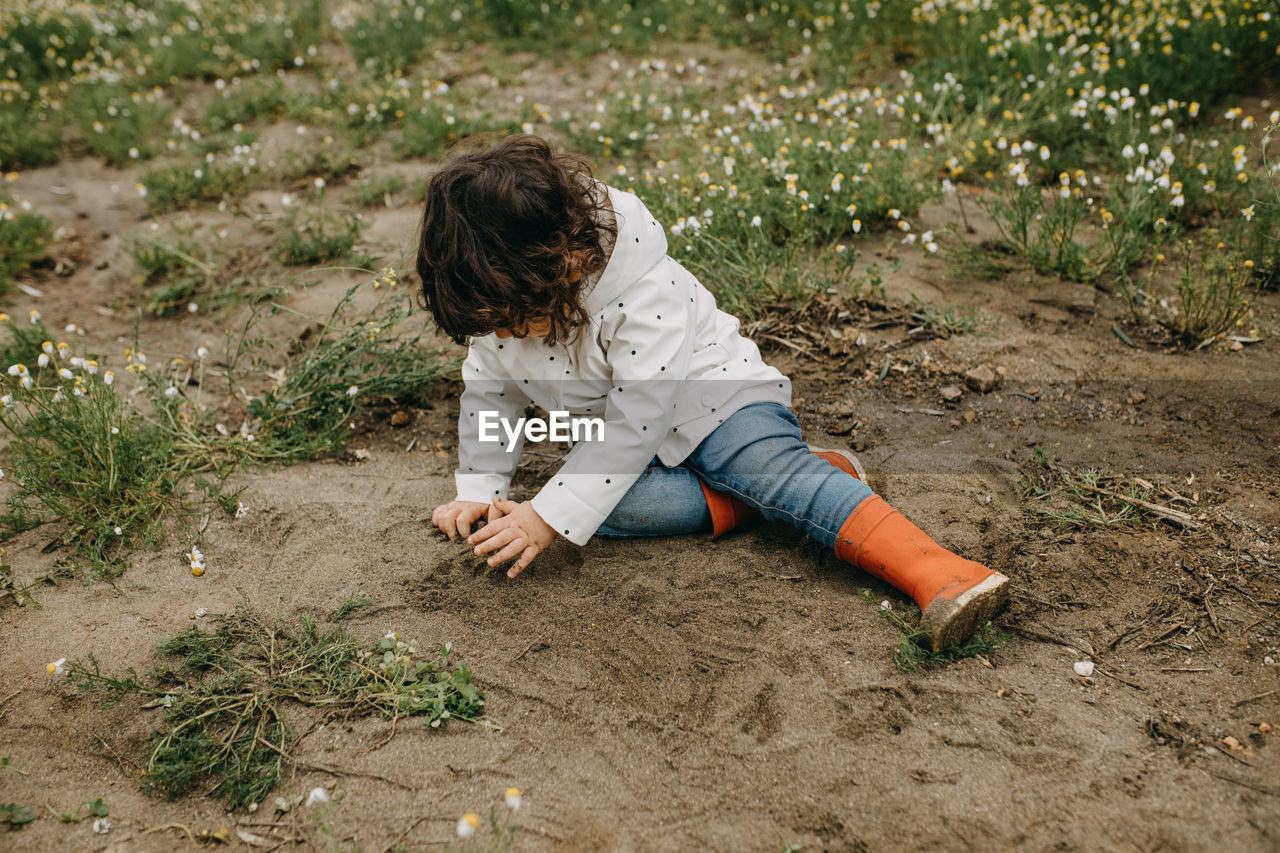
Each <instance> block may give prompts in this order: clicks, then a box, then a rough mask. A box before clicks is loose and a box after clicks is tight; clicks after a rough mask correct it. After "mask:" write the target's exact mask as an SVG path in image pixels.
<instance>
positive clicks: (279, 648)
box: [67, 605, 493, 808]
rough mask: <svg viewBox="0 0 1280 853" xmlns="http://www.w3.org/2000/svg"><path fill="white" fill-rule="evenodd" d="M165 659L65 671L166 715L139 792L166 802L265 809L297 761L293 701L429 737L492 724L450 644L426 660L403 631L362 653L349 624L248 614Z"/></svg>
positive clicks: (183, 639)
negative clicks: (189, 797) (410, 724)
mask: <svg viewBox="0 0 1280 853" xmlns="http://www.w3.org/2000/svg"><path fill="white" fill-rule="evenodd" d="M156 650H157V652H158V653H159V654H161V655H165V656H166V657H167V658H169V661H168V662H166V663H164V664H161V665H158V666H156V667H154V668H153V669H152V670H151V672H149V673H147V674H146V675H138V674H137V672H135V671H134V670H133V669H132V668H130V669H129V670H128V671H127V672H126V673H125V674H124V675H122V676H118V677H117V676H111V675H107V674H104V673H103V672H102V670H101V667H100V665H99V662H98V660H97V659H96V658H95V657H94V656H93V655H89V656H88V660H87V662H81V661H73V662H71V663H69V664H67V675H68V677H69V678H70V679H71V680H72V682H73V683H75V684H76V685H78V686H79V687H81V688H82V689H84V690H91V691H100V692H104V693H105V694H106V703H107V704H108V705H112V704H115V703H118V702H120V701H122V700H125V699H127V698H128V697H130V696H139V697H146V698H147V699H148V701H147V702H146V703H145V704H144V705H142V707H143V708H158V709H159V710H160V725H159V726H158V727H157V728H156V729H155V730H154V731H153V732H152V733H151V735H150V736H149V737H148V738H147V742H146V750H147V755H146V759H145V762H144V767H143V773H142V787H143V790H144V791H146V792H147V793H149V794H160V795H163V796H165V797H167V798H169V799H175V798H177V797H180V796H182V795H183V794H185V793H187V792H188V791H191V790H193V789H195V788H197V787H200V788H202V789H203V788H204V787H206V786H211V787H209V793H212V794H214V795H216V796H220V797H223V798H224V799H225V800H226V801H227V806H228V807H229V808H235V807H237V806H240V805H247V804H249V803H258V802H262V800H263V798H265V797H266V795H267V793H268V792H269V791H270V790H271V789H272V788H273V787H274V786H275V785H276V783H277V782H279V781H280V779H281V778H282V777H283V775H284V771H285V767H286V765H287V764H290V763H295V764H296V763H298V762H296V761H294V759H293V758H292V756H291V755H290V748H291V747H292V746H293V744H294V743H295V742H296V740H297V734H296V732H295V731H294V729H293V728H292V727H291V726H290V725H289V722H288V712H287V708H288V706H289V705H290V704H291V703H297V704H301V705H306V706H311V707H315V708H321V709H323V710H324V712H325V713H326V714H329V715H344V716H349V715H361V714H371V715H378V716H381V717H384V718H386V719H390V720H393V721H394V720H396V719H398V718H401V717H418V718H420V719H421V720H422V722H423V724H424V725H426V726H428V727H432V728H435V727H439V726H441V725H443V724H445V723H446V722H448V721H449V720H463V721H465V722H472V723H482V724H486V725H490V726H492V725H493V723H492V721H490V720H488V718H486V717H484V716H483V715H482V708H483V706H484V694H483V693H482V692H480V690H478V689H477V688H476V687H475V686H474V685H473V684H472V683H471V670H470V669H469V668H468V667H467V665H466V664H465V663H461V662H457V663H453V662H451V656H452V644H450V643H445V644H444V645H443V646H441V649H440V656H439V658H438V659H436V660H419V659H417V658H416V657H415V655H416V654H417V646H416V641H409V642H406V641H405V640H402V639H401V638H400V637H399V635H397V634H395V633H394V632H391V633H388V634H387V635H386V636H385V637H382V638H381V639H379V640H377V641H376V642H374V643H372V644H371V645H368V646H363V645H362V644H361V643H360V642H359V641H358V640H357V639H356V638H355V637H353V636H352V635H351V634H349V633H348V632H347V630H346V628H345V627H343V626H342V625H337V626H335V627H332V628H322V627H321V626H320V625H318V624H317V623H316V622H315V621H314V620H311V619H308V618H306V617H302V618H299V619H294V618H290V617H288V616H286V615H283V614H281V615H277V616H276V617H274V618H268V617H266V616H263V615H261V614H259V613H257V612H255V611H254V610H252V609H250V608H249V607H248V606H246V605H241V606H240V607H239V608H237V609H236V611H235V612H234V613H232V614H231V615H229V616H226V617H224V618H222V620H221V624H220V625H219V627H218V628H217V629H216V630H214V631H204V630H201V629H200V628H198V627H193V628H190V629H188V630H186V631H183V632H181V633H179V634H175V635H174V636H172V637H168V638H166V639H163V640H161V641H160V642H159V643H158V644H157V646H156ZM307 766H318V765H307ZM321 769H329V768H327V767H321ZM332 772H340V770H339V769H338V768H333V770H332Z"/></svg>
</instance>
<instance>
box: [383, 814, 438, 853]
mask: <svg viewBox="0 0 1280 853" xmlns="http://www.w3.org/2000/svg"><path fill="white" fill-rule="evenodd" d="M424 820H431V815H423V816H422V817H420V818H418V819H417V820H415V821H414V822H413V823H411V824H409V827H408V829H406V830H405V831H404V832H401V833H400V834H399V835H397V836H396V837H395V838H393V839H391V843H390V844H388V845H387V846H386V847H384V848H382V853H391V851H392V850H394V849H395V848H396V845H398V844H399V843H400V840H401V839H403V838H404V837H405V836H406V835H408V834H409V833H411V832H413V831H414V830H415V829H417V828H418V824H420V823H422V822H423V821H424Z"/></svg>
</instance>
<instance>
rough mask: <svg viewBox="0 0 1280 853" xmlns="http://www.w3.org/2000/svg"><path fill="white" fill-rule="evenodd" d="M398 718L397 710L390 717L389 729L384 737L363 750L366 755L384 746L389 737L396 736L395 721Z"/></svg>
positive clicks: (389, 741) (398, 712) (387, 742)
mask: <svg viewBox="0 0 1280 853" xmlns="http://www.w3.org/2000/svg"><path fill="white" fill-rule="evenodd" d="M399 719H400V711H399V710H397V711H396V713H395V714H394V715H393V716H392V717H391V731H390V732H388V733H387V736H386V737H384V738H383V739H382V740H381V741H379V742H378V743H375V744H374V745H373V746H371V747H369V748H368V749H366V750H365V751H364V752H365V755H368V754H369V753H371V752H373V751H374V750H376V749H382V748H383V747H384V746H386V745H387V744H389V743H391V739H392V738H393V737H395V736H396V721H398V720H399Z"/></svg>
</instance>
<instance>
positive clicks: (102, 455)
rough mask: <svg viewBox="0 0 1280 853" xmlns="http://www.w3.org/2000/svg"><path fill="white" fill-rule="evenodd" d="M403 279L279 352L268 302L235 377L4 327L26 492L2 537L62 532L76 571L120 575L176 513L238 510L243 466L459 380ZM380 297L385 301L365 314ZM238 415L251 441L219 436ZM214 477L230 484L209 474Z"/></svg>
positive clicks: (380, 283)
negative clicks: (266, 325)
mask: <svg viewBox="0 0 1280 853" xmlns="http://www.w3.org/2000/svg"><path fill="white" fill-rule="evenodd" d="M184 254H185V253H184ZM160 263H164V262H160ZM394 281H395V275H394V272H393V271H389V270H384V271H383V272H382V273H380V274H379V276H378V278H376V279H373V280H371V281H370V282H367V283H361V284H357V285H355V286H353V287H352V288H351V289H350V290H348V292H347V293H346V294H345V296H344V297H343V298H342V299H341V300H340V301H339V303H338V305H337V306H336V307H335V309H334V310H333V311H332V312H331V314H330V315H329V316H328V318H327V319H326V320H324V321H323V322H321V323H320V324H318V326H317V327H316V328H315V330H314V331H313V332H312V333H311V334H310V335H308V336H307V337H306V339H305V341H298V342H296V343H295V346H294V348H291V349H289V350H287V351H282V352H278V353H277V352H275V351H273V350H272V347H271V344H270V342H269V341H267V340H266V339H265V338H263V337H262V336H261V334H260V333H259V331H258V329H259V323H260V322H261V320H262V319H264V317H265V316H266V315H267V314H268V313H271V312H274V311H275V310H278V309H277V306H276V305H275V304H274V303H264V304H262V305H259V306H255V309H254V311H253V313H252V314H251V316H250V319H249V320H248V321H246V323H245V325H244V327H243V328H242V329H241V331H240V332H239V334H238V335H232V336H229V340H228V347H229V351H228V362H229V364H228V366H227V368H226V369H225V370H221V369H218V368H215V367H213V362H212V359H210V358H205V357H200V358H198V359H196V361H195V362H194V363H192V364H188V363H187V362H186V361H184V360H183V359H170V360H167V361H165V360H161V359H150V358H148V357H147V356H146V354H145V353H143V352H140V351H139V350H138V348H137V347H136V346H135V347H132V348H130V349H129V350H128V351H127V352H126V366H125V368H124V369H122V370H121V369H118V368H117V369H116V370H114V371H113V370H111V369H109V366H108V365H107V364H106V363H105V359H104V358H103V357H101V356H97V357H95V355H94V354H92V353H84V354H75V353H74V352H73V350H72V348H71V347H70V346H68V345H66V344H65V343H62V342H57V339H56V337H55V336H54V335H53V334H52V333H51V332H50V331H49V330H48V329H47V328H45V327H44V326H43V325H42V324H40V323H38V322H37V323H8V324H6V325H5V326H4V328H5V329H7V331H8V333H9V334H8V342H7V345H6V346H5V347H4V354H5V355H6V356H7V357H8V358H9V362H8V364H10V365H12V367H10V368H9V370H8V372H6V373H4V374H0V385H2V386H3V388H2V389H0V396H2V397H3V399H2V400H0V431H3V434H4V436H5V438H6V439H7V447H6V449H5V451H4V456H3V468H4V471H5V474H6V476H7V478H8V480H9V481H10V482H11V483H12V484H13V490H12V492H11V495H10V497H9V499H8V507H7V509H8V512H7V513H6V514H5V515H4V516H3V517H2V518H0V537H5V538H7V537H8V536H12V535H14V534H15V533H17V532H19V531H22V530H27V529H30V528H31V527H33V526H36V525H40V524H49V523H56V525H57V528H56V529H57V530H58V534H57V535H58V541H59V542H60V544H62V545H63V546H65V547H66V548H67V549H68V552H67V553H68V555H69V559H70V560H71V562H72V566H71V567H70V568H76V567H78V568H87V569H88V570H89V571H90V573H91V574H92V575H95V576H101V577H108V578H111V577H115V576H117V575H118V574H119V573H120V572H121V571H122V570H123V568H124V557H125V556H126V555H127V554H128V553H130V551H131V550H132V549H133V548H136V547H138V546H139V545H141V546H145V547H152V548H154V547H158V546H159V545H160V542H161V537H160V522H161V521H162V519H163V518H164V517H165V513H166V512H167V511H171V512H173V513H176V514H177V516H178V518H179V519H181V520H183V521H184V522H185V523H188V524H190V523H192V521H191V519H192V517H193V515H194V514H195V513H196V512H199V511H204V512H207V511H210V508H211V507H214V506H222V507H224V508H226V507H227V506H228V505H230V506H231V507H232V508H234V500H231V499H230V498H229V496H228V495H227V494H226V493H225V492H224V491H223V489H222V487H221V486H220V482H221V479H222V478H224V477H225V476H226V475H227V474H228V473H230V472H231V471H232V470H234V469H235V468H236V467H237V466H239V465H242V464H244V463H247V462H272V463H284V462H292V461H297V460H301V459H312V458H315V457H316V456H318V455H320V454H323V453H326V452H333V451H337V450H340V449H341V448H342V447H343V446H344V445H345V444H346V442H347V440H348V439H349V437H350V430H349V429H348V428H347V423H348V422H349V419H350V418H351V417H352V416H353V415H355V414H357V413H358V412H360V411H362V410H363V409H365V408H366V407H368V406H371V405H377V404H381V403H384V402H388V401H404V400H409V399H413V398H414V397H416V396H417V395H419V394H422V393H423V392H425V391H427V390H428V389H429V388H430V387H431V386H432V385H434V384H435V383H436V382H438V381H440V380H441V379H444V378H445V377H447V376H450V375H453V374H455V373H456V369H457V363H456V361H454V360H450V359H445V358H443V357H442V356H441V354H440V352H439V351H436V350H431V349H428V348H427V347H425V346H423V345H422V339H423V337H424V335H426V334H427V328H426V325H425V315H423V314H421V313H417V314H413V312H414V306H413V304H412V295H411V294H410V293H409V292H408V291H407V290H406V289H404V288H402V287H398V286H397V285H395V284H394V283H393V282H394ZM366 286H369V287H370V288H371V289H374V290H377V291H378V293H379V294H380V295H379V298H378V299H377V301H376V302H375V303H374V304H373V306H372V307H370V308H368V309H366V310H363V311H358V310H356V308H355V304H354V303H355V298H356V295H357V294H358V293H359V292H360V291H361V289H362V288H365V287H366ZM411 315H412V316H411ZM42 361H43V362H44V364H41V363H40V362H42ZM100 362H102V363H100ZM117 373H118V374H119V375H117ZM129 385H132V387H133V389H135V391H136V393H129V391H130V389H129V387H127V386H129ZM249 389H253V390H252V391H250V390H249ZM223 406H231V407H232V408H231V409H230V410H228V409H226V408H223ZM228 419H229V420H231V422H232V423H237V422H238V423H241V424H242V425H243V428H242V430H241V431H239V432H237V433H231V432H230V431H228V430H226V428H225V427H222V428H221V429H219V425H220V423H221V421H223V420H228ZM210 472H212V473H213V474H215V475H216V476H217V478H218V479H217V480H208V479H205V478H204V477H203V475H204V474H207V473H210ZM186 483H192V484H194V485H195V486H197V487H198V488H197V489H196V490H195V492H194V495H195V496H194V497H191V496H188V494H189V492H188V490H185V489H183V488H180V487H181V486H182V485H183V484H186ZM71 573H73V574H74V572H71ZM7 591H9V592H10V595H11V596H12V597H14V598H15V599H17V598H18V597H19V596H22V597H23V598H24V600H25V599H26V598H28V597H29V596H27V595H26V593H25V591H14V590H7Z"/></svg>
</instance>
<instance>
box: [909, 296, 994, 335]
mask: <svg viewBox="0 0 1280 853" xmlns="http://www.w3.org/2000/svg"><path fill="white" fill-rule="evenodd" d="M911 319H912V320H914V321H915V322H917V323H919V324H920V325H921V326H924V327H925V328H926V329H932V330H934V331H936V332H938V333H940V334H941V335H943V336H944V337H950V336H951V335H972V334H976V333H977V331H978V325H979V320H978V316H977V314H975V313H974V312H973V311H969V310H965V309H962V308H960V307H959V306H958V305H953V306H952V307H950V308H939V307H937V306H936V305H932V304H930V303H928V302H924V301H922V300H921V299H920V298H919V297H917V296H916V295H915V294H914V293H913V294H911Z"/></svg>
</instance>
